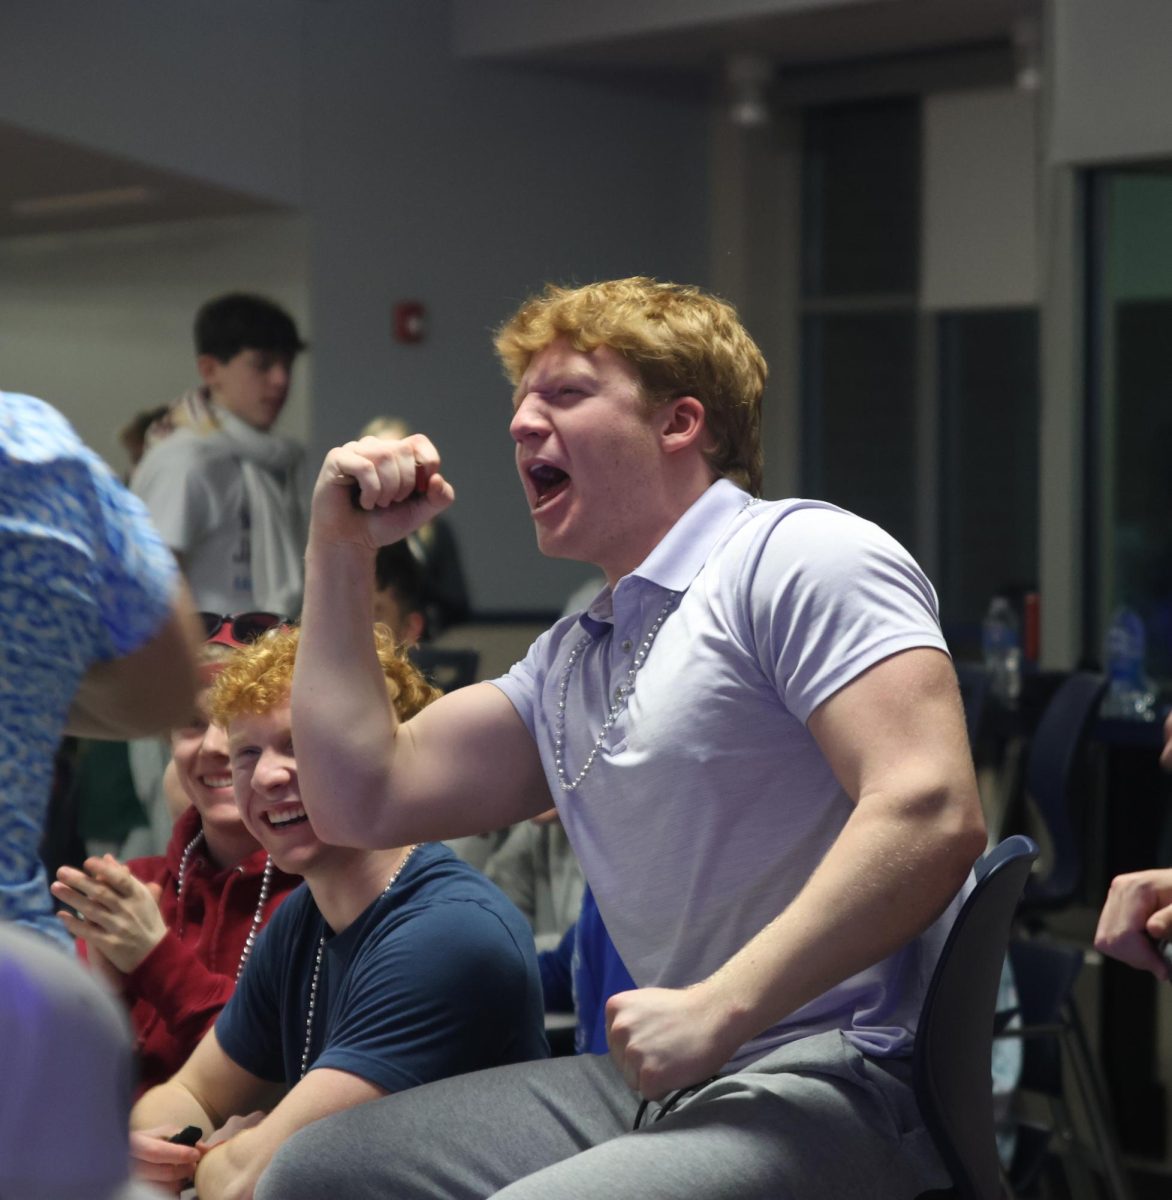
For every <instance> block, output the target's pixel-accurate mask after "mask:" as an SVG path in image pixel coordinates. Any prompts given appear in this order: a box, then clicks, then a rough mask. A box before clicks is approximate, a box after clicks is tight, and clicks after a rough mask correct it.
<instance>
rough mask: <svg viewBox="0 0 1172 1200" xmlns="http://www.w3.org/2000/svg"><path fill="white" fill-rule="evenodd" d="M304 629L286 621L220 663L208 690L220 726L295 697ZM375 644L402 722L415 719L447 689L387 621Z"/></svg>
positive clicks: (212, 712) (210, 706) (211, 711)
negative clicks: (435, 682)
mask: <svg viewBox="0 0 1172 1200" xmlns="http://www.w3.org/2000/svg"><path fill="white" fill-rule="evenodd" d="M300 640H301V630H300V629H298V628H296V627H295V626H289V625H282V626H280V627H279V628H276V629H270V630H269V631H268V632H267V633H265V634H263V635H262V636H261V637H259V638H257V640H256V641H255V642H253V643H252V645H250V646H248V647H246V648H245V649H243V650H238V651H236V652H235V653H234V654H233V655H232V657H231V659H230V660H229V661H228V662H227V663H226V664H225V665H224V666H223V667H221V668H220V673H219V674H218V675H217V676H216V679H215V682H214V683H213V684H212V687H211V691H210V692H209V694H208V701H207V703H208V712H209V715H210V716H211V718H212V720H213V721H215V722H216V724H217V725H227V724H228V722H229V721H230V720H231V719H232V718H233V717H235V716H239V715H240V714H241V713H267V712H268V711H269V710H270V709H273V708H276V707H277V705H278V704H282V703H284V702H285V701H286V700H287V699H288V698H289V692H290V689H291V688H292V686H293V663H294V661H295V660H296V658H297V644H298V642H299V641H300ZM374 644H375V649H376V651H377V652H378V661H379V664H380V666H381V667H382V669H383V674H384V675H385V676H386V677H387V693H388V695H389V696H390V698H391V703H392V704H393V705H394V707H395V715H396V716H397V717H398V718H399V720H400V721H407V720H410V719H411V718H412V717H413V716H415V714H416V713H417V712H419V711H420V710H421V709H423V708H426V707H427V706H428V705H429V704H430V703H431V702H432V701H433V700H437V699H439V697H440V696H441V695H442V694H443V693H442V692H441V691H440V690H439V688H437V687H433V686H432V685H431V684H430V683H428V681H427V680H426V679H425V678H424V677H423V675H422V674H420V672H419V669H418V668H417V667H416V666H415V665H414V664H413V663H411V662H410V661H409V660H408V659H407V656H406V651H404V650H403V649H402V648H400V647H398V646H397V645H396V644H395V640H394V638H393V637H392V636H391V633H390V630H389V629H387V627H386V626H385V625H375V627H374Z"/></svg>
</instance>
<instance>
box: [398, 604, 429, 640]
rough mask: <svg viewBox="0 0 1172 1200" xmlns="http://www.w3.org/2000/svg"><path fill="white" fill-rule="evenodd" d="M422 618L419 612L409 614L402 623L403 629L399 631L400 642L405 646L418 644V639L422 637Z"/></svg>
mask: <svg viewBox="0 0 1172 1200" xmlns="http://www.w3.org/2000/svg"><path fill="white" fill-rule="evenodd" d="M423 624H424V616H423V613H421V612H410V613H408V614H407V616H406V619H405V620H404V621H403V628H402V629H401V630H400V631H399V632H400V634H401V635H402V636H401V637H400V639H399V640H400V641H401V642H402V643H403V645H405V646H416V645H418V644H419V639H420V638H422V637H423Z"/></svg>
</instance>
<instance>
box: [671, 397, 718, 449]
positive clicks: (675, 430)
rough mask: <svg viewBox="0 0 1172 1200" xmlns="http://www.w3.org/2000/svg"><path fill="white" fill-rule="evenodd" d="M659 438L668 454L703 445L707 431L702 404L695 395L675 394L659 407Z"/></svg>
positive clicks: (706, 421) (706, 419) (705, 416)
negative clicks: (672, 398)
mask: <svg viewBox="0 0 1172 1200" xmlns="http://www.w3.org/2000/svg"><path fill="white" fill-rule="evenodd" d="M660 415H661V419H662V424H661V426H660V440H661V442H662V445H663V449H664V451H665V452H666V453H668V454H677V453H679V452H680V451H681V450H686V449H688V448H690V447H693V446H695V447H696V448H698V449H700V448H702V447H703V443H704V440H705V437H706V435H707V432H708V418H707V415H706V414H705V412H704V405H703V404H701V403H700V401H699V400H697V399H696V397H695V396H677V397H676V398H675V399H674V400H669V401H668V403H666V404H665V405H664V406H663V408H662V409H660Z"/></svg>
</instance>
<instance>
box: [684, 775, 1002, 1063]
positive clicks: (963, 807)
mask: <svg viewBox="0 0 1172 1200" xmlns="http://www.w3.org/2000/svg"><path fill="white" fill-rule="evenodd" d="M983 849H984V832H983V830H982V828H981V826H980V822H979V819H978V818H977V816H976V806H975V800H973V799H968V800H967V801H966V802H964V803H957V802H954V801H952V800H951V799H950V798H949V797H948V796H947V794H937V795H935V796H932V795H928V796H925V797H923V798H921V799H919V800H918V801H904V802H900V803H897V802H894V801H889V800H885V799H883V798H879V797H876V798H869V799H868V798H865V799H864V800H862V801H861V802H860V804H859V805H858V806H857V808H856V809H855V811H854V813H853V814H852V816H851V819H850V820H849V821H848V822H847V825H846V827H845V828H844V829H843V832H842V833H841V834H840V836H839V838H838V839H837V841H836V842H835V843H834V845H833V846H832V847H831V848H830V850H829V852H828V853H827V855H826V857H825V858H824V859H823V861H822V863H821V864H820V865H819V867H818V869H817V870H816V871H815V872H814V874H813V875H812V876H811V877H810V880H809V881H808V883H807V884H806V886H805V887H804V888H803V889H802V891H801V893H800V894H799V895H798V896H797V897H796V898H795V899H794V901H793V903H791V904H790V905H789V906H788V908H786V910H785V911H784V912H783V913H781V914H780V916H778V917H777V918H776V919H775V920H774V921H772V922H771V923H770V924H769V925H768V926H766V927H765V929H763V930H762V931H761V932H760V933H759V934H758V935H757V936H756V937H754V938H753V939H752V940H751V941H750V942H749V943H748V944H747V945H746V946H745V947H744V948H743V949H741V950H740V951H739V952H738V953H737V954H735V955H734V956H733V957H732V958H730V959H729V960H728V962H727V963H726V964H725V965H724V966H723V967H722V968H721V969H720V970H718V971H717V972H716V973H715V974H713V975H712V976H711V977H710V978H709V979H708V980H706V981H705V982H704V984H702V985H701V987H702V988H703V989H704V990H705V991H706V992H707V993H708V994H709V996H710V998H711V1003H712V1004H713V1005H714V1006H715V1008H716V1010H717V1011H718V1012H719V1013H720V1014H721V1020H722V1023H723V1024H724V1025H725V1027H726V1028H727V1030H728V1038H729V1041H730V1043H731V1044H732V1046H733V1047H734V1048H735V1047H736V1046H739V1045H740V1044H742V1043H743V1042H745V1041H747V1040H748V1039H749V1038H751V1037H753V1036H755V1035H756V1034H758V1033H760V1032H761V1031H762V1030H764V1029H766V1028H768V1027H769V1026H770V1025H772V1024H774V1023H775V1022H777V1021H779V1020H782V1019H783V1018H784V1017H786V1016H788V1015H789V1014H790V1013H792V1012H794V1011H796V1010H797V1009H799V1008H801V1007H802V1006H803V1005H804V1004H807V1003H809V1002H810V1001H811V1000H813V999H815V998H816V997H817V996H820V995H821V994H822V993H823V992H825V991H827V990H828V989H829V988H831V987H833V986H834V985H835V984H837V983H840V982H841V981H842V980H844V979H846V978H849V977H850V976H851V975H854V974H856V973H857V972H859V971H862V970H864V969H865V968H867V967H869V966H871V965H872V964H874V963H876V962H879V961H880V960H881V959H883V958H885V957H887V955H889V954H891V953H893V952H894V951H895V950H897V949H898V948H899V947H900V946H902V945H904V944H905V943H906V942H908V941H910V940H911V939H912V938H913V937H915V936H917V935H918V934H919V933H921V932H923V930H924V929H926V928H927V927H928V926H929V925H930V924H931V923H932V922H933V921H934V920H935V919H936V918H937V917H938V916H939V915H940V913H941V912H943V910H944V909H945V907H946V906H947V905H948V903H949V901H950V900H951V899H952V898H953V897H954V896H955V895H956V893H957V891H958V890H959V889H960V887H961V886H962V884H963V883H964V880H965V877H966V876H967V874H968V871H969V869H970V868H971V866H972V864H973V861H974V860H975V859H976V857H977V856H978V855H979V854H980V853H981V851H982V850H983Z"/></svg>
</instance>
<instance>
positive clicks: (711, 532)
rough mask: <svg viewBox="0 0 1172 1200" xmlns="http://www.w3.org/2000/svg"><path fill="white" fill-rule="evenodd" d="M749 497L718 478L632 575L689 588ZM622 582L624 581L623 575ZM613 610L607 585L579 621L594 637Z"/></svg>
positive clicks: (675, 588) (667, 586) (674, 589)
mask: <svg viewBox="0 0 1172 1200" xmlns="http://www.w3.org/2000/svg"><path fill="white" fill-rule="evenodd" d="M749 499H750V497H749V495H748V493H747V492H744V491H742V490H741V489H740V488H739V487H737V485H736V484H735V483H731V482H730V481H729V480H727V479H718V480H717V481H716V482H715V483H714V484H713V485H712V486H711V487H709V488H707V489H706V490H705V492H704V494H703V495H702V496H700V497H699V499H697V500H696V502H695V503H694V504H693V505H692V506H691V507H690V508H689V509H688V510H687V512H685V513H684V515H683V516H682V517H680V519H679V520H678V521H677V522H676V523H675V524H674V525H673V526H672V527H671V529H669V530H668V532H667V534H666V536H664V537H663V538H662V540H661V541H660V542H659V544H658V545H657V546H656V547H655V549H653V550H652V551H651V553H650V554H649V555H648V556H647V557H646V558H645V559H644V560H643V561H642V562H641V563H640V564H639V565H638V566H637V567H636V568H635V569H634V570H633V571H632V572H631V575H632V576H636V577H638V578H639V579H645V580H646V581H647V582H648V583H653V584H655V585H656V586H657V587H661V588H663V589H665V590H666V591H669V592H684V591H687V589H688V587H689V586H690V585H691V583H692V580H693V579H695V578H696V576H697V575H698V574H699V572H700V568H701V567H703V565H704V564H705V562H707V561H708V556H709V554H711V552H712V549H713V547H714V546H715V545H716V543H717V542H718V541H719V540H720V538H721V536H722V535H723V534H724V532H725V530H726V529H727V528H728V525H729V522H730V521H732V519H733V518H734V517H735V516H736V515H737V514H738V513H740V512H741V511H742V510H743V509H744V507H745V505H746V504H747V503H748V502H749ZM625 578H629V576H626V577H625ZM619 583H620V584H621V583H622V580H621V579H620V580H619ZM612 612H613V600H612V594H611V589H610V588H604V589H603V591H602V592H600V593H599V595H598V597H597V599H596V600H595V602H594V603H593V604H591V606H590V607H589V608H588V609H587V610H586V611H585V612H584V613H583V614H582V615H581V617H580V618H579V624H580V625H581V626H582V628H583V629H584V630H586V632H587V633H589V634H590V636H591V637H595V638H597V637H601V636H602V635H603V634H604V633H605V632H606V631H607V630H609V629H610V628H611V618H612Z"/></svg>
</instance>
